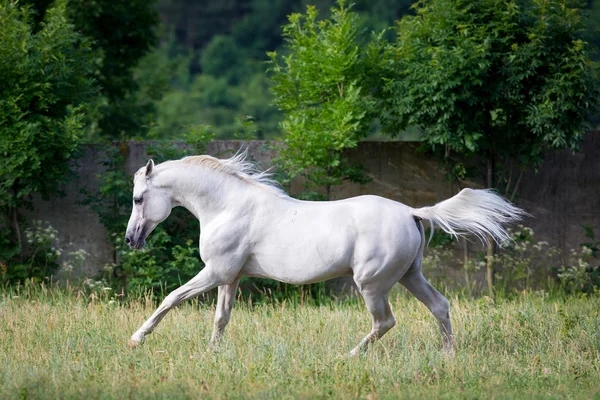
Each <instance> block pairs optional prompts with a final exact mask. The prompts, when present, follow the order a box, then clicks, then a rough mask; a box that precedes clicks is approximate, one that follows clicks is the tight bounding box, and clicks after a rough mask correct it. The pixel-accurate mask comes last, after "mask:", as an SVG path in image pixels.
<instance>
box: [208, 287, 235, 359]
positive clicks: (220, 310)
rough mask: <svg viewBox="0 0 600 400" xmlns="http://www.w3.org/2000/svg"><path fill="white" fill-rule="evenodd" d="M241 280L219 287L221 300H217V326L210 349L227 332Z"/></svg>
mask: <svg viewBox="0 0 600 400" xmlns="http://www.w3.org/2000/svg"><path fill="white" fill-rule="evenodd" d="M239 282H240V281H239V279H236V280H235V281H234V282H233V283H231V284H229V285H221V286H219V298H218V300H217V308H216V310H215V326H214V328H213V333H212V337H211V339H210V344H209V345H208V348H209V349H212V347H213V346H214V345H216V344H217V343H218V342H219V340H221V337H222V336H223V332H224V331H225V327H226V326H227V323H228V322H229V317H230V316H231V309H232V308H233V302H234V301H235V293H236V292H237V288H238V284H239Z"/></svg>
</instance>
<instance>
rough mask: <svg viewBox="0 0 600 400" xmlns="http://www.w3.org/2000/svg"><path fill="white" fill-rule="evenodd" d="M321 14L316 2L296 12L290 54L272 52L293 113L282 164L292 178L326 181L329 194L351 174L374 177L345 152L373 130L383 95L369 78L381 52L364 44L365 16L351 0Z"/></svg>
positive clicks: (276, 77)
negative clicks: (374, 92) (375, 94)
mask: <svg viewBox="0 0 600 400" xmlns="http://www.w3.org/2000/svg"><path fill="white" fill-rule="evenodd" d="M317 15H318V13H317V10H316V8H315V7H313V6H308V7H307V11H306V14H292V15H290V17H289V24H287V25H286V26H284V28H283V35H284V37H285V39H286V42H287V50H288V54H286V55H283V56H281V57H280V56H279V55H278V54H277V53H276V52H271V53H269V57H270V58H271V60H270V68H269V72H270V74H271V80H272V81H273V87H272V88H271V90H272V92H273V94H274V96H275V104H276V105H277V106H278V107H279V109H280V110H281V111H282V112H283V113H284V115H285V119H284V121H283V122H282V123H281V128H282V129H283V131H284V132H285V136H284V138H283V146H282V147H281V149H280V154H281V155H280V157H279V158H278V160H277V163H278V165H279V166H280V167H281V168H283V170H284V171H285V172H286V174H287V175H288V176H289V177H290V178H293V177H295V176H298V175H301V176H304V177H305V178H306V183H307V186H308V187H307V188H308V189H314V188H315V187H325V188H326V193H327V198H329V194H330V193H329V192H330V189H331V187H332V186H334V185H338V184H340V183H341V182H342V181H343V180H344V179H350V180H352V181H357V182H361V183H363V182H365V181H366V180H367V178H366V176H365V175H364V174H363V173H362V171H360V169H359V168H357V167H356V166H353V165H351V164H350V163H349V162H348V160H346V159H345V158H344V157H343V154H342V152H343V150H344V149H348V148H353V147H356V145H357V144H358V142H359V141H360V140H361V139H363V138H364V137H366V136H367V134H368V132H369V128H370V126H371V123H372V118H373V116H372V114H373V113H374V111H375V110H374V105H375V102H374V100H373V98H372V97H371V96H370V93H369V87H368V86H367V87H365V86H364V85H366V84H368V82H369V81H368V80H365V79H363V78H364V74H365V72H366V71H368V70H369V68H370V65H371V64H372V63H373V62H375V57H373V55H375V54H376V53H377V52H378V51H377V49H371V51H369V52H366V53H365V52H362V51H361V47H360V39H361V38H360V34H361V28H360V26H359V22H358V16H357V14H356V13H353V12H350V11H349V10H348V9H347V7H346V6H345V3H344V2H343V1H340V2H338V4H337V6H336V7H334V8H332V10H331V17H330V18H328V19H324V20H318V19H317Z"/></svg>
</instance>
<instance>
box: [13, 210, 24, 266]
mask: <svg viewBox="0 0 600 400" xmlns="http://www.w3.org/2000/svg"><path fill="white" fill-rule="evenodd" d="M10 211H11V212H12V216H13V225H14V227H15V234H16V235H17V246H18V248H19V257H21V254H22V252H23V239H22V238H21V226H20V225H19V215H18V213H17V209H16V208H13V207H11V208H10Z"/></svg>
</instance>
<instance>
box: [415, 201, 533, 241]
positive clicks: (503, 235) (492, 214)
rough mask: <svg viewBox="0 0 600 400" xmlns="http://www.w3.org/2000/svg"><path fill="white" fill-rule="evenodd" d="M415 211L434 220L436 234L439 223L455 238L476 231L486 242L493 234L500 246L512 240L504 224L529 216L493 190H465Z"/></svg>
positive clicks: (416, 215) (420, 215)
mask: <svg viewBox="0 0 600 400" xmlns="http://www.w3.org/2000/svg"><path fill="white" fill-rule="evenodd" d="M412 214H413V215H414V216H415V217H417V218H420V219H426V220H428V221H429V222H430V223H431V228H432V230H431V232H432V235H433V227H434V226H435V225H439V227H440V228H442V230H444V231H445V232H446V233H449V234H450V235H453V236H455V237H458V236H464V235H466V234H473V235H475V236H477V237H478V238H479V239H480V240H481V241H482V242H486V241H487V236H488V235H489V236H491V237H492V238H493V239H494V240H495V241H496V243H498V244H499V245H500V246H502V244H503V243H505V242H507V241H509V240H510V235H509V234H508V232H507V231H506V229H504V225H505V224H508V223H511V222H516V221H519V220H521V219H522V218H523V217H524V216H526V215H529V214H527V212H525V211H524V210H522V209H520V208H518V207H515V206H514V205H512V204H511V203H510V202H509V201H507V200H505V199H504V198H502V197H500V196H498V195H497V194H495V193H494V192H493V191H491V190H489V189H463V190H461V191H460V193H458V194H457V195H456V196H454V197H451V198H449V199H448V200H444V201H442V202H440V203H437V204H436V205H435V206H433V207H423V208H416V209H413V212H412Z"/></svg>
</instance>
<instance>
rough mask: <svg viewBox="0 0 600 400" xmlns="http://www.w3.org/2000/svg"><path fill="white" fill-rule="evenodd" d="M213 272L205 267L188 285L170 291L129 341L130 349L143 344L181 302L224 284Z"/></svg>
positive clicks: (218, 275)
mask: <svg viewBox="0 0 600 400" xmlns="http://www.w3.org/2000/svg"><path fill="white" fill-rule="evenodd" d="M213 272H214V271H213V270H212V269H211V268H210V267H209V266H208V265H207V266H206V267H205V268H204V269H203V270H202V271H200V273H199V274H198V275H196V276H195V277H193V278H192V279H191V280H190V281H189V282H188V283H186V284H185V285H183V286H181V287H180V288H178V289H175V290H174V291H172V292H171V293H170V294H169V295H168V296H167V297H166V298H165V299H164V300H163V302H162V303H161V304H160V306H159V307H158V308H157V309H156V311H155V312H154V314H152V316H151V317H150V318H148V320H146V322H144V324H143V325H142V326H141V328H140V329H138V330H137V331H136V332H135V333H134V334H133V335H132V336H131V339H130V340H129V346H130V347H136V346H139V345H140V344H142V343H144V339H145V336H146V335H147V334H149V333H152V331H153V330H154V328H155V327H156V325H157V324H158V323H159V322H160V320H161V319H163V317H164V316H165V315H166V314H167V312H169V310H170V309H171V308H173V307H175V306H176V305H178V304H180V303H181V302H183V301H185V300H187V299H191V298H192V297H195V296H198V295H199V294H201V293H204V292H206V291H208V290H210V289H212V288H214V287H216V286H219V285H222V284H224V283H225V282H224V280H223V278H222V276H221V275H220V274H215V273H213Z"/></svg>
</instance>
